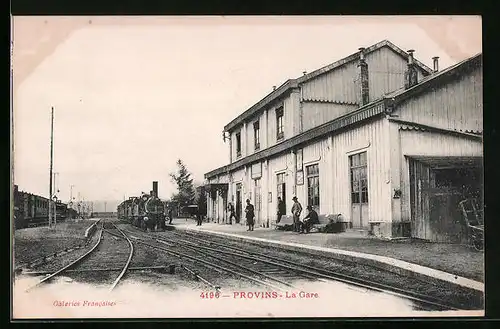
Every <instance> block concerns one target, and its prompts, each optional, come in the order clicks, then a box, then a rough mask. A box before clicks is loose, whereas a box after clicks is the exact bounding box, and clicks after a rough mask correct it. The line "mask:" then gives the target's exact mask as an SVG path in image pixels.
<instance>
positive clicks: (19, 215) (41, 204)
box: [14, 185, 68, 228]
mask: <svg viewBox="0 0 500 329" xmlns="http://www.w3.org/2000/svg"><path fill="white" fill-rule="evenodd" d="M55 208H56V213H55V214H56V218H57V220H58V221H64V220H66V218H67V217H68V206H67V205H66V204H64V203H62V202H60V201H57V202H56V205H55ZM48 220H49V199H48V198H45V197H42V196H39V195H36V194H32V193H28V192H24V191H19V189H18V187H17V185H16V186H15V187H14V222H15V223H14V224H15V227H16V228H24V227H30V226H37V225H43V224H45V223H48Z"/></svg>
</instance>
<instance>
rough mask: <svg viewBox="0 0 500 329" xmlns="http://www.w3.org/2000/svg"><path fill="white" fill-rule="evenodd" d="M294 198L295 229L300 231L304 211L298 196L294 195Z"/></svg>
mask: <svg viewBox="0 0 500 329" xmlns="http://www.w3.org/2000/svg"><path fill="white" fill-rule="evenodd" d="M292 200H293V206H292V216H293V231H294V232H299V231H300V226H301V223H300V214H301V213H302V205H301V204H300V202H299V200H298V199H297V197H296V196H294V197H293V198H292Z"/></svg>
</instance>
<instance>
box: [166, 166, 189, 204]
mask: <svg viewBox="0 0 500 329" xmlns="http://www.w3.org/2000/svg"><path fill="white" fill-rule="evenodd" d="M176 164H177V172H176V173H171V174H170V178H171V179H172V182H173V183H175V184H176V185H177V193H175V194H174V195H173V196H172V201H173V202H175V203H177V204H178V205H179V207H180V208H182V207H183V206H188V205H190V204H192V203H193V202H194V199H195V190H194V186H193V179H192V178H191V173H190V172H189V171H188V169H187V167H186V165H185V164H184V162H182V160H181V159H179V160H177V162H176Z"/></svg>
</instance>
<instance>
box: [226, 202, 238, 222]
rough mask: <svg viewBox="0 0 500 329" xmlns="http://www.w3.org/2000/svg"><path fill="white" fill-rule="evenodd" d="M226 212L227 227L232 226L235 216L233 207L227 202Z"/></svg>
mask: <svg viewBox="0 0 500 329" xmlns="http://www.w3.org/2000/svg"><path fill="white" fill-rule="evenodd" d="M227 211H228V212H229V225H233V217H234V220H236V215H235V213H234V206H233V204H232V203H231V202H229V206H228V207H227Z"/></svg>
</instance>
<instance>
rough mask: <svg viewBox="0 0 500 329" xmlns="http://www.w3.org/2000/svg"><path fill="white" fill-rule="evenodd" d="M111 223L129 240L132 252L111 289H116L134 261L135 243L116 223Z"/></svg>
mask: <svg viewBox="0 0 500 329" xmlns="http://www.w3.org/2000/svg"><path fill="white" fill-rule="evenodd" d="M111 225H113V227H114V228H116V229H117V230H118V232H120V233H121V234H122V235H123V236H124V237H125V239H126V240H127V242H128V244H129V247H130V253H129V255H128V259H127V262H126V263H125V266H124V267H123V270H122V271H121V272H120V274H119V275H118V277H117V278H116V280H115V281H114V282H113V284H112V285H111V288H110V289H109V291H112V290H113V289H115V287H116V285H117V284H118V282H119V281H120V279H121V278H122V277H123V276H124V275H125V272H127V269H128V268H129V266H130V262H131V261H132V256H133V255H134V245H133V243H132V241H130V239H129V238H128V236H127V235H126V234H125V233H123V232H122V231H121V230H120V229H119V228H118V227H117V226H116V225H115V224H111Z"/></svg>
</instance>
